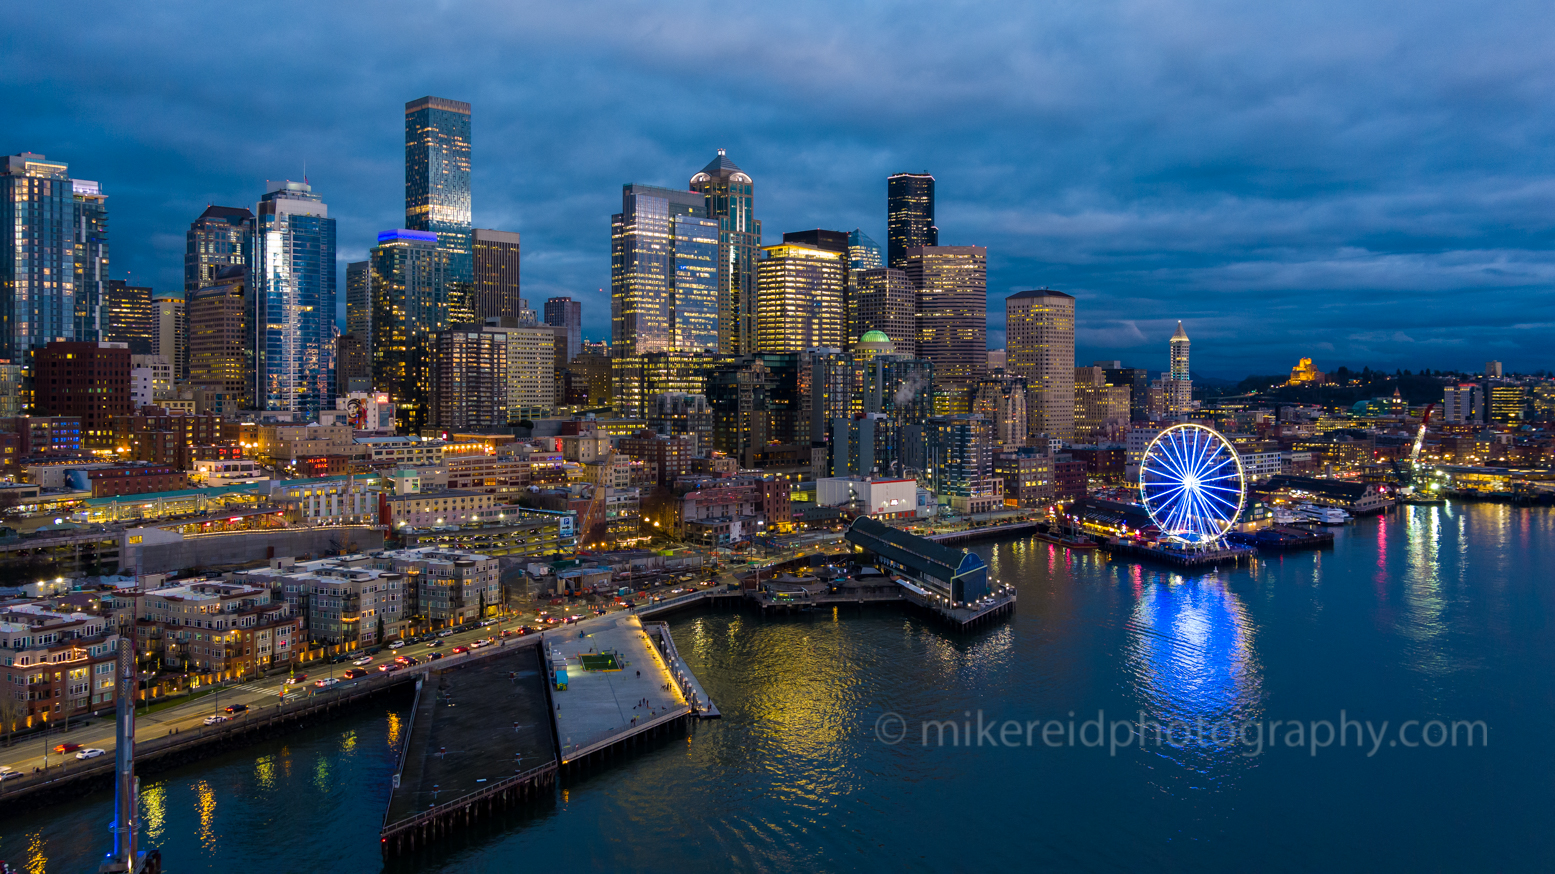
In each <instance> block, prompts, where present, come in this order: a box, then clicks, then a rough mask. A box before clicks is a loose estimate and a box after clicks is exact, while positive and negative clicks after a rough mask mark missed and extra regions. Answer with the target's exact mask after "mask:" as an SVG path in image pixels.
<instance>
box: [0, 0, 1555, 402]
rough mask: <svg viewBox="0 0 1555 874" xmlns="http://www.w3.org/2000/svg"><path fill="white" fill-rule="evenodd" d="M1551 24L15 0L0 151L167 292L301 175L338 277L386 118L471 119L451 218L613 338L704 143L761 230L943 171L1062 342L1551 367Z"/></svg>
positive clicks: (530, 286) (1225, 359)
mask: <svg viewBox="0 0 1555 874" xmlns="http://www.w3.org/2000/svg"><path fill="white" fill-rule="evenodd" d="M1552 17H1555V9H1552V7H1550V6H1548V5H1547V4H1536V3H1531V2H1503V3H1498V4H1490V5H1482V4H1452V3H1446V2H1441V0H1427V2H1414V3H1403V2H1375V3H1354V2H1336V0H1316V2H1305V3H1293V2H1285V3H1278V4H1250V3H1232V2H1225V0H1219V2H1215V0H1200V2H1149V0H1135V2H1105V0H1104V2H1044V3H1008V4H997V3H986V2H985V3H943V2H941V3H933V4H928V3H924V4H903V3H889V4H888V3H875V4H868V3H854V4H836V3H832V4H821V3H788V4H768V5H766V6H740V5H732V4H727V3H711V2H707V3H682V4H675V5H667V4H662V3H650V2H638V3H590V2H582V3H569V4H551V3H533V4H522V3H498V2H493V3H473V2H433V3H428V2H421V3H414V4H412V3H396V2H383V3H373V4H346V3H318V2H313V3H279V4H276V3H270V4H248V5H231V4H209V3H185V2H173V0H169V2H163V3H160V4H154V5H150V6H147V5H143V4H142V5H130V4H85V3H70V2H56V3H52V4H30V5H21V6H14V7H13V8H11V9H9V10H8V13H7V23H6V27H5V28H4V32H3V33H0V48H3V49H4V51H3V54H0V82H3V84H4V86H5V91H6V95H7V99H6V100H5V101H4V103H3V104H0V130H3V131H5V137H4V138H5V142H4V143H0V148H3V149H5V150H6V151H8V152H12V153H14V152H17V151H21V150H28V149H30V150H33V151H39V152H43V153H45V154H48V155H49V156H50V157H53V158H58V159H63V160H67V161H69V162H70V164H71V168H72V171H73V172H74V173H75V174H76V175H78V176H80V177H82V178H87V179H97V180H99V181H101V182H102V183H103V184H104V186H105V188H106V190H107V191H108V192H109V194H110V201H109V202H110V204H111V206H112V217H113V218H112V221H113V228H112V233H113V262H114V270H115V273H116V274H119V275H123V273H124V272H125V271H131V272H133V274H134V276H135V277H136V278H137V279H141V280H146V279H149V280H150V281H151V282H152V284H154V285H155V286H157V287H159V288H176V287H178V285H179V284H180V283H181V276H182V273H181V271H182V264H181V253H182V233H183V229H184V227H185V226H186V225H187V223H188V222H189V221H190V220H191V219H192V218H194V216H196V215H197V214H198V213H199V212H200V210H201V209H203V208H204V206H205V205H206V204H207V203H226V204H252V202H253V201H254V200H256V199H257V198H258V196H259V194H260V193H261V191H262V188H263V184H264V181H265V180H266V179H278V178H285V177H292V178H295V177H298V176H301V175H302V173H303V166H304V162H306V166H307V174H308V176H309V177H310V179H311V181H312V182H313V184H314V186H315V188H316V190H318V191H319V192H320V193H321V194H322V195H323V196H324V198H325V199H326V201H327V202H328V203H329V205H330V209H331V214H332V215H334V216H336V217H337V218H338V219H339V221H340V239H339V244H340V251H341V257H342V260H348V259H357V258H361V257H363V255H364V254H365V252H366V249H367V247H368V246H369V245H370V244H371V242H372V240H373V239H374V235H375V234H376V232H377V231H379V230H383V229H385V228H390V227H394V226H397V225H398V224H400V223H401V221H402V215H403V206H402V198H403V166H402V162H403V148H402V136H403V128H402V125H403V116H402V107H403V104H404V102H405V101H406V100H410V99H413V98H416V97H420V96H422V95H424V94H437V95H440V96H446V97H452V98H456V99H462V100H468V101H470V102H471V103H473V104H474V107H475V117H474V160H475V167H476V170H475V217H476V223H477V224H478V225H481V226H485V227H496V228H501V229H508V230H518V231H521V232H522V233H523V234H524V246H525V256H524V259H525V260H524V283H525V286H526V296H528V297H529V298H530V299H531V301H532V302H537V301H539V300H543V299H544V298H545V297H547V296H550V295H554V294H571V295H573V296H575V297H579V298H581V299H582V300H583V301H584V305H585V320H586V325H587V333H589V334H592V335H595V336H603V335H604V334H605V333H607V332H608V313H609V306H608V298H607V295H606V294H603V293H602V292H601V291H600V289H605V288H607V287H608V283H609V216H610V214H611V213H612V212H613V211H615V210H616V209H617V208H618V204H619V190H620V185H621V184H622V183H625V182H647V183H657V184H669V185H683V184H685V182H686V180H687V179H688V178H689V177H690V175H691V173H693V172H694V171H695V170H697V169H698V168H700V167H701V166H702V165H703V164H704V163H706V162H707V160H708V159H709V158H710V157H711V156H712V154H713V150H714V149H715V148H717V147H720V146H722V147H726V148H728V149H729V154H730V156H731V157H732V158H733V159H734V160H735V161H736V162H738V163H739V164H740V165H741V166H742V167H743V168H744V169H746V170H747V171H748V172H749V173H750V174H751V175H752V176H753V177H755V179H756V183H757V212H758V215H759V216H760V217H761V218H762V220H763V223H764V225H765V231H766V235H767V236H768V238H770V239H777V238H778V237H780V235H781V234H782V232H783V231H785V230H797V229H802V228H811V227H817V226H820V227H832V228H837V229H842V230H848V229H852V228H854V227H863V228H864V229H865V230H866V231H867V232H868V233H870V235H871V236H873V237H875V238H876V239H877V240H880V241H882V242H884V230H885V229H884V223H885V203H884V201H885V183H884V178H885V176H886V175H887V174H889V173H891V172H894V171H897V170H903V169H910V170H928V171H931V172H933V173H934V174H935V175H936V177H937V178H938V181H939V225H940V228H941V234H942V237H941V239H942V241H943V242H945V243H947V244H977V245H986V246H987V247H988V248H989V259H990V277H989V279H990V282H989V285H990V298H991V306H990V309H991V312H990V319H991V322H992V325H991V328H992V330H991V331H990V337H991V338H994V342H998V338H999V337H1001V336H1002V322H1003V308H1002V303H1001V301H1002V298H1003V296H1004V295H1006V294H1008V293H1009V292H1010V291H1013V290H1015V289H1018V288H1025V287H1031V286H1034V285H1048V286H1051V287H1055V288H1062V289H1065V290H1068V291H1071V292H1073V293H1075V294H1076V295H1077V297H1078V298H1079V307H1080V330H1079V342H1080V347H1081V348H1080V350H1079V358H1080V360H1081V361H1088V360H1091V359H1102V358H1122V359H1124V360H1126V361H1128V362H1130V363H1132V364H1135V365H1137V366H1146V367H1152V368H1161V367H1164V366H1165V358H1166V353H1165V345H1166V338H1167V337H1168V336H1169V335H1170V333H1171V330H1172V328H1173V327H1174V326H1175V323H1176V320H1177V319H1179V318H1180V319H1182V320H1183V321H1184V323H1185V325H1186V326H1187V328H1188V332H1189V334H1190V335H1191V336H1192V337H1193V339H1194V356H1195V369H1196V370H1200V371H1201V372H1205V373H1209V374H1217V375H1224V376H1239V375H1242V374H1245V373H1248V372H1267V371H1277V370H1282V369H1285V368H1288V367H1289V366H1290V365H1291V364H1292V363H1293V362H1294V360H1295V358H1296V357H1298V356H1300V355H1312V356H1313V357H1314V358H1316V359H1317V362H1318V365H1319V366H1320V367H1325V368H1332V367H1336V366H1338V365H1340V364H1351V365H1356V366H1359V365H1361V364H1371V365H1373V366H1386V367H1395V366H1397V367H1411V368H1418V367H1454V366H1456V367H1478V366H1479V365H1480V364H1481V363H1482V362H1483V361H1484V360H1485V359H1487V358H1499V359H1501V360H1503V361H1505V362H1506V363H1507V365H1508V366H1509V367H1513V368H1520V369H1535V368H1547V367H1551V366H1552V364H1555V362H1552V361H1551V358H1550V355H1549V352H1548V350H1549V348H1550V346H1551V344H1550V342H1549V340H1550V337H1551V325H1555V296H1552V294H1551V286H1552V283H1555V257H1552V255H1551V254H1550V248H1551V237H1552V234H1551V230H1550V227H1551V221H1550V220H1551V216H1552V215H1555V209H1552V207H1555V175H1552V172H1551V167H1550V160H1549V157H1548V155H1549V150H1548V148H1547V144H1548V143H1549V142H1551V140H1552V138H1551V134H1552V130H1551V128H1552V116H1551V111H1550V106H1551V105H1552V103H1551V100H1550V98H1551V96H1552V95H1551V91H1552V86H1555V56H1552V55H1551V53H1550V52H1549V50H1548V47H1549V46H1550V45H1551V44H1552V40H1551V37H1552V36H1555V21H1552Z"/></svg>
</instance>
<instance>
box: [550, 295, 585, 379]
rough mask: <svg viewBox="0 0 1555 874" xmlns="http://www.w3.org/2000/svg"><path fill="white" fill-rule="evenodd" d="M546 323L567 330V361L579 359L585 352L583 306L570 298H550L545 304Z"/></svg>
mask: <svg viewBox="0 0 1555 874" xmlns="http://www.w3.org/2000/svg"><path fill="white" fill-rule="evenodd" d="M545 323H546V324H547V325H551V326H552V327H556V328H566V329H567V361H571V360H572V359H574V358H576V357H578V353H579V352H582V351H583V305H582V304H581V303H579V302H577V301H575V300H573V299H572V298H570V297H553V298H549V299H547V300H546V302H545ZM564 363H565V362H564Z"/></svg>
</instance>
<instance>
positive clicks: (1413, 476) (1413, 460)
mask: <svg viewBox="0 0 1555 874" xmlns="http://www.w3.org/2000/svg"><path fill="white" fill-rule="evenodd" d="M1435 409H1436V404H1434V403H1433V404H1428V405H1426V408H1425V414H1424V415H1422V416H1421V417H1420V428H1419V430H1417V431H1416V432H1415V445H1414V447H1413V448H1411V449H1410V450H1409V483H1408V484H1407V485H1405V486H1404V494H1406V495H1408V494H1414V491H1415V486H1416V484H1418V483H1419V481H1420V447H1421V446H1423V445H1424V444H1425V431H1426V428H1428V427H1429V426H1430V424H1431V413H1432V412H1433V411H1434V410H1435Z"/></svg>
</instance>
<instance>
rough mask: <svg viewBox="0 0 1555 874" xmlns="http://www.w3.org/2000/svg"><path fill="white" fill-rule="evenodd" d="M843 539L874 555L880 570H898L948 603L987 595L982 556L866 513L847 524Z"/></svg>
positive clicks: (955, 603) (985, 570)
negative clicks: (902, 528) (911, 531)
mask: <svg viewBox="0 0 1555 874" xmlns="http://www.w3.org/2000/svg"><path fill="white" fill-rule="evenodd" d="M847 539H848V542H849V543H852V544H854V545H855V546H857V547H859V548H860V549H862V550H864V551H865V552H866V553H868V554H869V555H871V556H873V557H874V560H875V562H876V563H877V564H878V565H879V566H880V568H881V570H883V571H886V572H887V573H894V574H900V575H902V576H904V577H907V578H908V579H910V580H913V581H914V582H916V583H917V584H918V585H920V586H922V587H923V588H925V589H928V590H929V591H930V592H933V593H934V594H936V595H939V596H940V597H941V598H945V599H946V600H948V601H950V602H951V604H952V605H961V604H966V603H967V602H969V601H976V600H978V599H980V598H983V597H985V596H987V595H988V593H989V591H990V590H989V587H988V566H987V564H986V563H984V561H983V560H982V558H980V557H978V556H977V555H976V554H974V553H971V552H968V551H966V550H964V549H956V548H955V547H953V546H946V545H945V544H943V543H939V542H936V541H933V540H930V539H928V538H927V537H919V536H918V535H916V534H912V533H909V532H907V531H903V530H901V529H900V528H892V527H890V526H888V525H886V524H885V523H884V522H881V521H879V520H877V519H875V518H873V517H870V516H860V517H858V518H857V519H854V520H853V524H852V525H850V526H848V533H847Z"/></svg>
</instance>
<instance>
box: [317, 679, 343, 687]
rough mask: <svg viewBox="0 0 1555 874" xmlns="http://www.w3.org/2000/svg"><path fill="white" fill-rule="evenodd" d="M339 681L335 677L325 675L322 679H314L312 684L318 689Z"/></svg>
mask: <svg viewBox="0 0 1555 874" xmlns="http://www.w3.org/2000/svg"><path fill="white" fill-rule="evenodd" d="M339 682H340V681H339V680H337V679H335V678H334V677H325V678H324V679H322V680H315V681H314V682H313V685H314V686H317V687H318V688H320V689H328V688H329V687H330V686H334V685H337V684H339Z"/></svg>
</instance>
